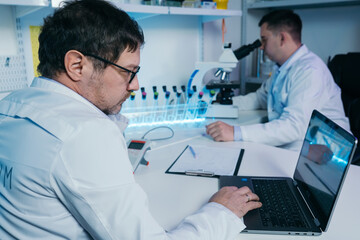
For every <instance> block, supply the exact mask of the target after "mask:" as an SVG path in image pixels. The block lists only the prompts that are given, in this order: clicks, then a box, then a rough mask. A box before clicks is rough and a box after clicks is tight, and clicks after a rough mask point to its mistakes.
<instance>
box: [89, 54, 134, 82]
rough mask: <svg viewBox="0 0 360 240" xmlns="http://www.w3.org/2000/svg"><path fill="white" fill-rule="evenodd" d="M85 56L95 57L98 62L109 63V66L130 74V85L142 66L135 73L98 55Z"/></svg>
mask: <svg viewBox="0 0 360 240" xmlns="http://www.w3.org/2000/svg"><path fill="white" fill-rule="evenodd" d="M83 54H84V55H85V56H89V57H93V58H95V59H97V60H100V61H102V62H105V63H107V64H111V65H113V66H115V67H118V68H120V69H122V70H124V71H126V72H128V73H131V75H130V80H129V84H130V83H131V82H132V80H133V79H134V78H135V76H136V74H137V73H138V72H139V71H140V66H138V67H137V70H136V72H134V71H131V70H129V69H127V68H124V67H122V66H120V65H117V64H116V63H113V62H111V61H109V60H106V59H105V58H102V57H99V56H97V55H94V54H91V53H83Z"/></svg>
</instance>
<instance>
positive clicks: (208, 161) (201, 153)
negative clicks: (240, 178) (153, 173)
mask: <svg viewBox="0 0 360 240" xmlns="http://www.w3.org/2000/svg"><path fill="white" fill-rule="evenodd" d="M191 147H192V149H193V150H194V152H195V153H196V157H195V156H194V154H193V153H192V151H191V149H190V146H189V145H188V146H186V147H185V149H184V150H183V152H182V153H181V154H180V155H179V157H178V158H177V159H176V160H175V162H174V163H173V164H172V165H171V166H170V167H169V169H168V170H167V171H166V172H167V173H175V174H187V173H199V174H188V175H198V176H233V175H236V174H237V172H238V170H239V166H240V163H241V160H242V156H243V152H244V150H243V149H235V148H223V147H222V148H220V147H207V146H196V145H191ZM201 173H204V174H201Z"/></svg>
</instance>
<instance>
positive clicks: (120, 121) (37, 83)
mask: <svg viewBox="0 0 360 240" xmlns="http://www.w3.org/2000/svg"><path fill="white" fill-rule="evenodd" d="M30 87H35V88H42V89H46V90H49V91H53V92H57V93H60V94H64V95H66V96H68V97H71V98H74V99H75V100H77V101H79V102H82V103H84V104H86V105H88V106H90V107H91V108H92V109H94V110H95V111H97V112H98V113H99V114H101V115H104V116H106V115H105V114H104V113H103V112H102V111H101V110H100V109H98V108H97V107H96V106H95V105H94V104H92V103H91V102H89V101H88V100H87V99H86V98H84V97H82V96H81V95H79V94H78V93H76V92H75V91H74V90H72V89H70V88H68V87H67V86H65V85H63V84H61V83H59V82H57V81H55V80H53V79H50V78H46V77H36V78H34V80H33V82H32V84H31V86H30ZM107 116H108V117H109V118H110V119H111V120H112V121H113V122H114V123H115V124H116V125H117V126H118V128H119V129H120V131H121V132H124V131H125V129H126V128H127V126H128V123H129V120H128V119H127V118H126V117H125V116H124V115H122V114H120V113H118V114H112V115H107Z"/></svg>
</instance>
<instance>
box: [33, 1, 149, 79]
mask: <svg viewBox="0 0 360 240" xmlns="http://www.w3.org/2000/svg"><path fill="white" fill-rule="evenodd" d="M143 44H144V35H143V32H142V29H141V28H140V26H139V25H138V24H137V22H136V21H135V20H133V19H131V18H130V17H129V15H127V14H126V13H125V12H124V11H122V10H120V9H118V8H117V7H115V6H113V5H112V4H110V3H108V2H106V1H103V0H75V1H70V2H65V3H64V5H63V6H62V7H61V8H59V9H57V10H55V12H54V14H53V15H52V16H48V17H46V18H45V19H44V25H43V27H42V29H41V33H40V35H39V60H40V64H39V66H38V68H37V69H38V71H39V73H40V74H41V75H43V76H45V77H49V78H51V77H54V76H56V75H57V74H58V73H59V72H65V66H64V57H65V54H66V53H67V52H68V51H69V50H77V51H79V52H82V53H83V54H84V53H91V54H94V55H98V56H101V57H103V58H105V59H107V60H109V61H112V62H114V61H116V60H118V59H119V57H120V55H121V53H123V51H124V50H125V49H127V48H129V51H131V52H133V51H136V49H137V48H138V47H141V45H143ZM91 60H92V61H93V64H94V68H95V70H97V71H101V70H103V69H105V67H106V66H107V65H108V64H106V63H103V62H101V61H99V60H96V59H91Z"/></svg>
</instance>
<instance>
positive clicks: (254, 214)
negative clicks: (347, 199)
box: [220, 110, 357, 236]
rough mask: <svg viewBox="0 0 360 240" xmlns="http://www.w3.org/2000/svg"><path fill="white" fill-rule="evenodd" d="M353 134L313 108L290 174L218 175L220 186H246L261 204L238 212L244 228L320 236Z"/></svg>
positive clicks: (353, 142) (333, 202) (348, 158)
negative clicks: (296, 159)
mask: <svg viewBox="0 0 360 240" xmlns="http://www.w3.org/2000/svg"><path fill="white" fill-rule="evenodd" d="M356 144H357V140H356V138H355V137H354V136H353V135H352V134H350V133H349V132H347V131H346V130H344V129H343V128H341V127H340V126H338V125H337V124H336V123H334V122H333V121H331V120H330V119H328V118H327V117H325V116H324V115H322V114H321V113H320V112H318V111H316V110H314V111H313V113H312V116H311V119H310V123H309V126H308V129H307V132H306V135H305V139H304V142H303V146H302V149H301V151H300V155H299V159H298V162H297V165H296V169H295V172H294V176H293V178H284V177H250V176H221V177H220V187H223V186H237V187H242V186H248V187H249V188H250V189H251V190H252V191H253V192H255V193H256V194H257V195H258V196H259V197H260V201H261V202H262V203H263V206H262V207H261V208H260V209H255V210H252V211H250V212H248V214H247V215H245V217H244V222H245V225H246V229H244V230H243V232H245V233H261V234H287V235H289V234H294V235H302V236H305V235H310V236H313V235H320V234H321V233H322V232H323V231H326V230H327V228H328V226H329V223H330V219H331V216H332V213H333V212H334V209H335V205H336V201H337V199H338V197H339V194H340V190H341V187H342V184H343V182H344V180H345V175H346V173H347V170H348V169H349V166H350V163H351V158H352V156H353V154H354V151H355V149H356Z"/></svg>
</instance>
